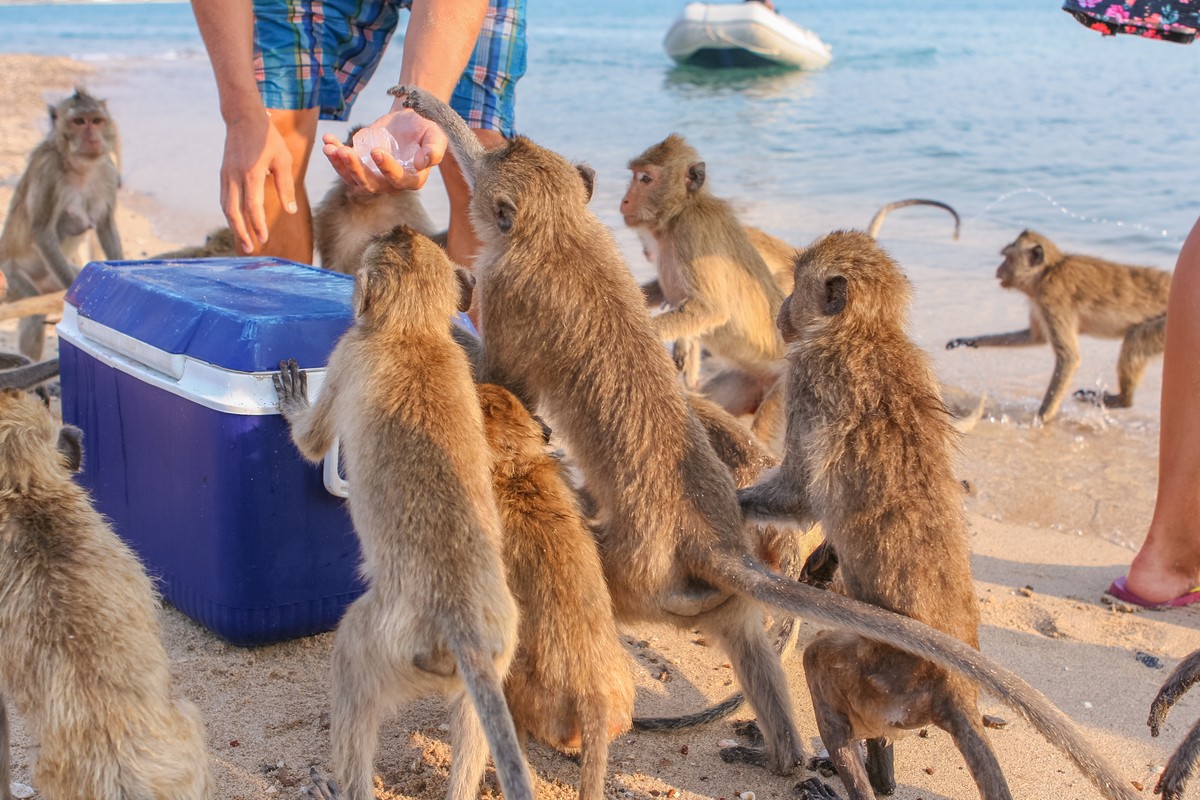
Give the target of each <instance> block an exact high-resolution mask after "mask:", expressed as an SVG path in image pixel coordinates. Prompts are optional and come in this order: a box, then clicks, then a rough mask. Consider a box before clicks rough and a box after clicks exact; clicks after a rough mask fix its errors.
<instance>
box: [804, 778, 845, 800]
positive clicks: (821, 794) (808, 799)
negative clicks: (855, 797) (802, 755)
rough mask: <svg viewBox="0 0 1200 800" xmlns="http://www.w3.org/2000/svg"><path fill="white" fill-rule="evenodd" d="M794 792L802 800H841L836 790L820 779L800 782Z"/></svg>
mask: <svg viewBox="0 0 1200 800" xmlns="http://www.w3.org/2000/svg"><path fill="white" fill-rule="evenodd" d="M792 791H793V792H794V793H795V795H796V796H797V797H799V798H800V800H841V796H840V795H838V793H837V792H836V791H834V788H833V787H832V786H830V785H829V784H828V783H825V782H824V781H822V780H821V779H820V778H808V779H807V780H803V781H800V782H799V783H797V784H796V786H795V788H793V789H792Z"/></svg>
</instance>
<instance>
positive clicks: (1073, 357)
mask: <svg viewBox="0 0 1200 800" xmlns="http://www.w3.org/2000/svg"><path fill="white" fill-rule="evenodd" d="M1001 254H1002V255H1003V256H1004V261H1003V263H1001V264H1000V266H999V267H998V268H997V269H996V277H997V278H998V279H999V280H1000V285H1001V286H1002V287H1004V288H1006V289H1016V290H1018V291H1020V292H1023V293H1024V294H1026V295H1028V296H1029V327H1028V328H1026V329H1025V330H1021V331H1014V332H1012V333H994V334H989V335H986V336H970V337H963V338H959V339H951V340H950V341H949V342H947V344H946V349H947V350H952V349H954V348H956V347H1016V346H1023V345H1035V344H1044V343H1046V342H1049V343H1050V347H1051V348H1052V349H1053V350H1054V374H1053V375H1052V376H1051V378H1050V386H1049V387H1048V388H1047V389H1046V396H1045V397H1044V398H1043V399H1042V404H1041V406H1040V407H1039V408H1038V412H1037V421H1038V422H1049V421H1050V420H1051V419H1053V418H1054V415H1055V414H1057V413H1058V409H1059V406H1060V405H1061V403H1062V399H1063V395H1064V394H1066V391H1067V384H1068V383H1070V381H1071V377H1072V376H1073V375H1074V374H1075V370H1076V369H1078V368H1079V362H1080V357H1079V334H1081V333H1082V334H1087V335H1089V336H1099V337H1102V338H1108V339H1122V340H1123V341H1122V343H1121V354H1120V356H1119V357H1118V358H1117V386H1118V392H1117V393H1116V394H1112V393H1110V392H1103V393H1097V392H1095V391H1092V390H1086V389H1081V390H1079V391H1077V392H1076V393H1075V396H1076V397H1077V398H1078V399H1080V400H1084V401H1088V402H1094V403H1097V404H1100V405H1103V406H1104V407H1105V408H1128V407H1129V406H1131V405H1132V404H1133V392H1134V390H1135V389H1136V388H1137V385H1138V383H1139V382H1141V380H1142V374H1143V373H1144V372H1145V371H1146V364H1147V363H1148V362H1149V361H1150V359H1152V358H1154V357H1155V356H1158V355H1160V354H1161V353H1162V351H1163V343H1164V341H1165V333H1166V322H1167V295H1168V294H1169V293H1170V290H1171V273H1169V272H1164V271H1163V270H1159V269H1152V268H1150V267H1132V266H1128V265H1126V264H1117V263H1114V262H1111V261H1104V260H1102V259H1099V258H1093V257H1091V256H1081V255H1072V254H1070V253H1063V252H1062V251H1060V250H1059V249H1058V248H1057V247H1056V246H1055V245H1054V243H1053V242H1051V241H1050V240H1049V239H1047V238H1046V237H1045V236H1042V235H1041V234H1040V233H1037V232H1035V231H1029V230H1027V231H1023V232H1022V233H1021V235H1020V236H1018V237H1017V238H1016V240H1015V241H1013V242H1012V244H1010V245H1008V246H1007V247H1005V248H1004V249H1003V250H1002V251H1001Z"/></svg>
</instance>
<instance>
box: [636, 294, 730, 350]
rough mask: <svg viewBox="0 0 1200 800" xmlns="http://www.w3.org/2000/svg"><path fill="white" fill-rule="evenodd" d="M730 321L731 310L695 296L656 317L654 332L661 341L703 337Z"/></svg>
mask: <svg viewBox="0 0 1200 800" xmlns="http://www.w3.org/2000/svg"><path fill="white" fill-rule="evenodd" d="M728 321H729V310H728V309H726V308H722V307H719V306H717V305H716V304H715V303H712V302H711V301H709V300H708V299H707V298H706V297H704V296H703V295H693V296H692V297H689V298H687V299H686V300H684V301H683V302H682V303H681V304H680V305H679V306H677V307H676V308H673V309H671V310H670V311H665V312H663V313H662V314H659V315H658V316H657V317H654V319H653V322H654V331H655V333H657V334H658V337H659V338H660V339H668V340H673V339H683V338H685V337H688V336H703V335H704V334H706V333H708V332H709V331H712V330H715V329H717V328H719V327H721V326H722V325H724V324H725V323H726V322H728Z"/></svg>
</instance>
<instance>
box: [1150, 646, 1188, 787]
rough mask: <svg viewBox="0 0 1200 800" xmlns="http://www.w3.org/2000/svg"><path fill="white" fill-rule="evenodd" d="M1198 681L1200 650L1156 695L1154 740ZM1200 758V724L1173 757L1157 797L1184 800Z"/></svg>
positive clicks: (1182, 663)
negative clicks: (1177, 705)
mask: <svg viewBox="0 0 1200 800" xmlns="http://www.w3.org/2000/svg"><path fill="white" fill-rule="evenodd" d="M1197 680H1200V650H1196V651H1194V652H1192V653H1191V654H1189V655H1188V656H1187V657H1186V658H1184V659H1183V660H1182V661H1180V662H1179V664H1177V665H1176V667H1175V669H1174V670H1172V671H1171V674H1170V675H1169V676H1167V679H1166V680H1165V681H1163V685H1162V687H1161V688H1160V689H1159V690H1158V694H1157V695H1155V697H1154V702H1153V703H1151V704H1150V717H1149V719H1147V720H1146V724H1147V725H1149V726H1150V735H1151V736H1158V734H1159V733H1160V731H1161V729H1162V725H1163V723H1164V722H1166V721H1167V714H1168V713H1170V711H1171V707H1172V706H1174V705H1175V701H1176V700H1178V699H1179V698H1180V697H1183V695H1184V694H1185V693H1186V692H1187V690H1188V689H1190V688H1192V685H1193V684H1194V683H1196V681H1197ZM1198 758H1200V722H1198V723H1196V724H1195V725H1193V726H1192V729H1191V730H1190V731H1188V733H1187V736H1185V737H1183V741H1182V742H1180V743H1179V747H1178V748H1177V749H1176V750H1175V752H1174V753H1172V754H1171V758H1170V759H1169V760H1168V761H1167V767H1166V769H1164V770H1163V773H1162V775H1160V776H1159V778H1158V785H1157V786H1155V787H1154V793H1155V794H1161V795H1162V796H1163V800H1183V791H1184V789H1186V788H1187V784H1188V781H1190V780H1191V777H1192V775H1193V774H1194V773H1195V771H1196V761H1197V759H1198Z"/></svg>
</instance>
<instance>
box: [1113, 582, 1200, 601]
mask: <svg viewBox="0 0 1200 800" xmlns="http://www.w3.org/2000/svg"><path fill="white" fill-rule="evenodd" d="M1107 593H1108V594H1110V595H1112V596H1113V597H1115V598H1117V599H1118V600H1121V601H1122V602H1125V603H1129V604H1130V605H1135V606H1141V607H1142V608H1150V609H1163V608H1182V607H1183V606H1190V605H1191V604H1192V603H1200V586H1196V587H1195V588H1193V589H1192V590H1191V591H1189V592H1185V593H1184V594H1181V595H1179V597H1176V598H1175V599H1174V600H1168V601H1167V602H1165V603H1155V602H1154V601H1153V600H1147V599H1146V598H1144V597H1141V596H1139V595H1136V594H1134V593H1133V592H1131V591H1129V589H1128V588H1127V587H1126V586H1125V576H1124V575H1122V576H1121V577H1119V578H1117V579H1116V580H1115V581H1113V582H1112V584H1111V585H1110V586H1109V587H1108V592H1107Z"/></svg>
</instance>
